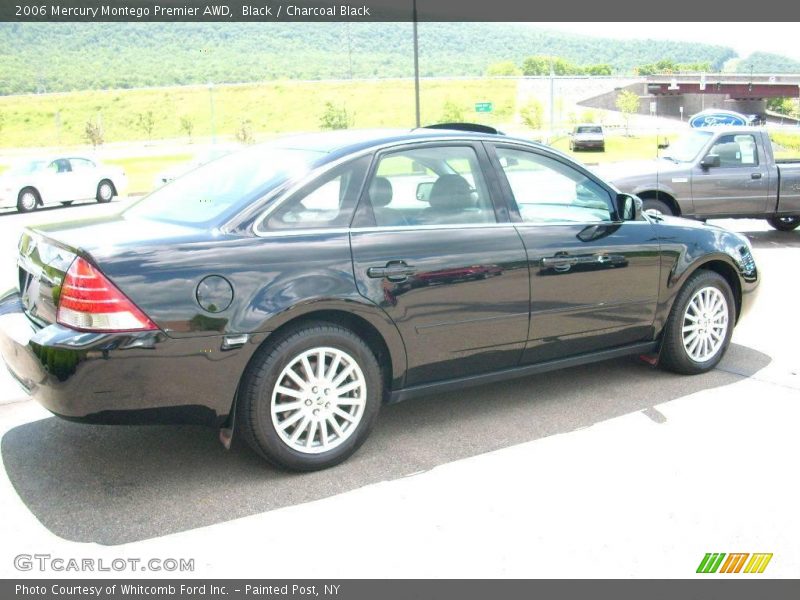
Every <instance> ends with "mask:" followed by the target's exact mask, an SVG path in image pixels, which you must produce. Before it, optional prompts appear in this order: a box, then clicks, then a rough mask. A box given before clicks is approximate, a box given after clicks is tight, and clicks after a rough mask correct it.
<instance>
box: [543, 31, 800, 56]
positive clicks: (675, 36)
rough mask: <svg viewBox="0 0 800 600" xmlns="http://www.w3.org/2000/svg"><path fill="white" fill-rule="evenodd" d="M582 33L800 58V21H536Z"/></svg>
mask: <svg viewBox="0 0 800 600" xmlns="http://www.w3.org/2000/svg"><path fill="white" fill-rule="evenodd" d="M531 25H533V26H535V27H539V28H542V29H557V30H559V31H567V32H570V33H579V34H582V35H594V36H597V37H613V38H644V39H646V38H650V39H653V38H656V39H665V40H678V41H684V42H702V43H706V44H716V45H720V46H728V47H730V48H733V49H734V50H736V52H738V53H739V56H740V57H741V58H745V57H747V56H748V55H749V54H752V53H753V52H757V51H760V52H772V53H774V54H783V55H784V56H788V57H790V58H794V59H796V60H800V44H798V43H797V36H798V32H799V30H800V27H798V24H797V23H532V24H531Z"/></svg>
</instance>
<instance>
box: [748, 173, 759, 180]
mask: <svg viewBox="0 0 800 600" xmlns="http://www.w3.org/2000/svg"><path fill="white" fill-rule="evenodd" d="M750 179H761V173H752V174H751V175H750Z"/></svg>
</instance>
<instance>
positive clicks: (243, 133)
mask: <svg viewBox="0 0 800 600" xmlns="http://www.w3.org/2000/svg"><path fill="white" fill-rule="evenodd" d="M236 140H237V141H238V142H239V143H241V144H253V143H255V141H256V140H255V138H254V137H253V123H252V122H251V121H250V119H245V120H244V121H242V122H241V123H240V124H239V129H238V130H237V131H236Z"/></svg>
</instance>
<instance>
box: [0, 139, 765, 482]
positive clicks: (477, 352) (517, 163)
mask: <svg viewBox="0 0 800 600" xmlns="http://www.w3.org/2000/svg"><path fill="white" fill-rule="evenodd" d="M297 149H300V152H301V153H303V154H302V160H300V161H299V162H298V164H300V163H302V165H301V167H298V168H297V169H296V170H292V169H288V170H286V171H285V172H283V171H282V172H280V173H276V172H274V171H270V173H269V174H268V175H264V176H260V175H259V172H258V168H257V167H256V168H255V171H254V170H253V168H251V167H249V168H245V169H242V168H240V167H241V165H242V164H244V163H247V161H250V162H251V163H252V164H255V165H258V164H265V163H264V162H263V161H262V160H261V158H260V157H262V155H261V154H259V153H262V152H263V153H265V154H264V155H263V157H267V158H269V157H275V156H276V155H282V154H284V153H285V152H288V153H291V152H293V151H295V150H297ZM245 152H246V153H249V154H247V155H246V156H245V155H242V156H244V158H236V157H237V156H238V155H231V156H228V157H226V158H224V159H220V160H219V161H216V162H215V163H212V164H211V165H207V166H205V167H203V169H202V171H203V173H201V172H200V171H198V172H197V174H195V175H192V174H190V175H188V176H186V177H184V178H181V179H178V180H176V182H173V183H171V184H169V185H167V186H165V187H164V188H162V190H160V191H157V192H154V193H153V194H152V195H151V196H150V197H149V198H145V199H144V200H142V201H141V202H140V203H139V204H137V205H134V206H133V207H132V208H130V209H128V210H126V211H124V212H122V213H121V214H120V215H119V216H114V217H108V218H101V219H95V220H84V221H74V222H70V223H62V224H55V225H46V226H42V227H38V228H36V229H31V230H27V231H26V233H25V234H24V235H23V237H22V239H21V240H20V247H19V249H20V253H19V257H18V263H19V282H18V287H17V288H16V289H14V290H11V291H9V292H8V293H6V294H5V295H4V296H3V297H2V300H0V352H2V355H3V358H4V360H5V362H6V364H7V365H8V367H9V370H10V371H11V373H12V374H13V375H14V376H15V377H16V379H17V380H19V381H20V382H21V383H22V385H23V386H24V387H25V389H26V390H27V391H28V392H29V393H30V394H31V395H32V396H33V397H34V398H35V399H36V400H38V401H39V402H40V403H41V404H42V405H44V406H45V407H46V408H47V409H48V410H50V411H52V412H53V413H55V414H56V415H59V416H62V417H65V418H68V419H74V420H81V421H89V422H100V423H141V422H159V423H163V422H199V423H205V424H209V425H213V426H217V427H220V426H224V427H225V428H226V430H227V431H230V429H231V427H232V424H233V419H232V415H233V413H234V411H235V410H236V411H241V410H242V407H241V406H237V403H239V404H240V403H241V397H242V395H243V391H242V385H243V384H242V382H243V377H244V376H245V375H247V373H250V371H248V369H250V370H251V371H252V370H253V369H255V368H256V366H257V365H258V364H260V363H261V362H263V361H265V360H267V359H268V358H269V356H268V355H269V353H268V352H267V351H266V350H265V349H267V348H270V345H272V346H275V344H277V342H278V340H285V339H286V338H287V335H288V333H287V332H290V331H296V330H298V327H300V326H301V325H302V324H303V323H315V324H319V323H323V324H334V325H335V326H336V327H338V328H340V329H343V330H346V331H349V332H352V334H353V335H354V336H355V337H357V338H358V339H359V340H361V341H363V343H364V344H365V346H366V347H368V348H369V351H370V352H371V354H372V355H373V356H374V358H375V361H376V364H377V365H378V367H379V370H380V378H381V383H380V384H379V385H380V387H381V388H382V389H381V390H380V393H378V394H377V395H378V396H379V401H380V402H392V401H398V400H402V399H404V398H408V397H411V396H414V395H418V394H423V393H431V392H436V391H441V390H447V389H453V388H456V387H460V386H466V385H471V384H475V383H482V382H490V381H494V380H499V379H503V378H508V377H514V376H520V375H526V374H530V373H535V372H539V371H544V370H547V369H552V368H557V367H562V366H569V365H574V364H580V363H584V362H590V361H594V360H601V359H605V358H611V357H615V356H620V355H624V354H636V353H639V354H642V353H650V352H658V350H659V347H660V344H662V342H663V339H664V335H665V327H666V326H667V323H668V319H669V317H670V314H671V310H672V309H673V304H674V303H675V301H676V297H678V296H679V293H680V291H681V290H682V289H684V288H685V285H686V283H687V281H689V280H690V278H692V276H693V275H696V274H697V273H698V272H699V271H703V272H707V273H713V274H717V276H718V277H719V276H721V278H722V279H724V281H725V282H727V285H728V286H729V287H730V291H731V294H732V299H733V302H734V304H735V307H734V306H732V307H731V311H732V312H731V313H730V314H731V315H732V316H733V320H732V322H733V321H735V319H738V318H739V316H740V315H741V314H742V313H743V312H744V311H745V309H746V308H747V306H748V305H749V304H750V302H751V299H752V297H753V296H754V292H755V290H756V288H757V285H758V276H757V272H756V268H755V263H754V262H753V259H752V256H751V254H750V247H749V244H748V242H747V240H746V239H745V238H743V237H742V236H740V235H738V234H735V233H731V232H728V231H726V230H723V229H720V228H717V227H713V226H709V225H705V224H702V223H698V222H693V221H685V220H682V219H670V218H656V217H653V216H648V215H643V214H641V210H639V206H640V203H639V202H638V199H634V198H633V197H629V196H624V195H620V194H618V192H617V190H616V189H614V188H613V187H611V186H609V185H607V184H605V183H604V182H602V181H600V180H598V179H597V178H596V176H595V175H593V174H591V173H590V172H589V171H587V170H586V169H584V168H583V167H582V166H580V165H578V164H576V163H574V162H573V161H571V160H570V159H569V158H567V157H566V156H565V155H563V154H561V153H559V152H556V151H554V150H552V149H550V148H547V147H544V146H541V145H538V144H533V143H530V142H527V141H525V140H520V139H514V138H510V137H506V136H502V135H494V134H485V133H474V132H468V131H467V132H465V131H445V130H433V129H424V128H423V129H418V130H414V131H411V132H399V133H396V132H391V133H376V132H355V133H354V132H350V133H339V134H328V135H318V136H305V137H298V138H289V139H287V140H285V141H281V142H276V143H272V144H271V145H269V146H267V147H265V148H255V149H251V150H247V151H245ZM236 161H239V162H238V163H237V162H236ZM526 161H529V162H526ZM248 164H249V163H248ZM526 165H527V166H526ZM234 167H235V169H234ZM214 169H217V170H216V171H214ZM229 169H230V170H236V169H238V171H236V172H237V173H238V174H239V175H237V176H236V177H234V176H231V181H230V182H228V183H226V184H225V185H227V186H228V187H225V188H224V189H223V188H222V187H220V189H221V190H223V191H222V192H219V193H218V194H217V196H213V193H210V196H209V198H208V199H207V198H204V197H203V193H202V192H197V194H198V195H197V197H192V198H189V197H187V194H188V195H191V193H192V190H193V189H197V190H202V189H204V188H203V185H205V184H204V182H205V181H206V180H203V179H202V178H203V177H207V178H209V179H208V180H207V181H212V179H213V181H217V182H218V181H219V178H220V177H222V176H223V175H224V174H225V173H227V172H229V171H228V170H229ZM204 173H207V174H204ZM241 173H245V174H246V175H247V177H249V179H247V180H246V181H245V179H242V177H241V176H240V175H241ZM384 173H385V174H384ZM554 174H555V175H554ZM556 175H557V176H558V177H556ZM192 177H195V178H200V179H199V180H198V183H197V185H194V184H192V183H191V180H192ZM561 178H566V179H564V180H563V181H562V179H561ZM182 181H189V183H186V184H182V183H181V182H182ZM331 182H334V183H335V185H334V183H331ZM387 182H388V185H387ZM431 182H432V185H431ZM465 183H466V184H467V187H465ZM218 185H219V186H222V185H223V184H221V183H219V184H218ZM181 186H184V187H181ZM467 188H468V189H467ZM334 189H335V191H331V190H334ZM170 190H173V191H170ZM320 190H327V191H325V192H324V193H323V192H320ZM223 192H224V193H223ZM159 194H160V195H159ZM170 194H171V195H170ZM315 194H316V195H315ZM412 195H413V198H412ZM522 195H525V197H526V198H534V201H532V202H531V203H528V204H525V203H523V202H519V201H516V200H515V198H517V197H521V196H522ZM212 196H213V197H212ZM401 196H402V198H400V197H401ZM551 196H552V197H553V198H556V197H557V199H558V201H557V202H552V203H549V202H537V201H535V198H538V197H545V198H549V197H551ZM336 197H338V199H337V200H334V201H331V200H330V198H336ZM298 198H299V200H298ZM565 199H566V200H565ZM401 200H402V201H401ZM634 200H636V201H634ZM168 201H172V202H174V204H171V205H169V204H168ZM209 204H211V205H214V206H213V207H212V208H206V205H209ZM623 212H626V213H627V214H622V213H623ZM77 263H80V265H78V267H79V268H78V269H77V270H75V269H76V266H75V265H76V264H77ZM71 269H72V271H70V270H71ZM81 269H83V271H81ZM68 272H72V275H71V276H70V277H71V279H70V282H65V279H66V274H67V273H68ZM93 277H94V278H95V279H92V278H93ZM76 282H77V283H76ZM82 282H88V283H87V284H86V285H87V286H88V287H87V290H89V291H85V292H81V289H82V288H83V287H84V286H83V284H82ZM92 282H93V283H92ZM89 288H91V289H89ZM109 288H114V289H113V290H112V291H113V292H114V293H117V292H119V294H120V295H119V296H118V297H117V299H116V300H115V299H112V300H98V301H99V302H117V301H119V302H124V301H126V300H128V301H130V304H129V305H126V306H128V308H129V309H130V310H129V312H130V314H128V315H127V316H125V315H123V316H124V317H125V318H124V319H123V320H121V321H119V322H118V323H116V324H113V317H112V318H110V320H108V319H107V320H103V319H99V320H98V319H95V318H94V317H92V316H91V315H89V316H85V315H84V316H81V310H82V307H83V304H81V302H84V303H86V302H91V298H105V297H106V296H104V295H103V294H108V293H111V292H109V291H108V289H109ZM65 290H67V291H65ZM91 290H100V291H97V292H95V291H91ZM82 293H83V294H84V295H83V296H81V294H82ZM65 294H67V295H68V294H72V296H74V297H75V298H78V299H77V300H74V299H73V300H72V301H71V302H72V304H70V306H72V307H73V308H74V310H73V312H71V313H70V312H69V311H68V309H67V308H65V303H66V301H65V300H64V296H65ZM92 294H97V296H93V295H92ZM81 297H82V298H84V300H81V299H80V298H81ZM85 298H90V300H86V299H85ZM59 310H61V311H63V312H59ZM87 310H88V309H87ZM68 313H69V314H68ZM115 314H116V313H115ZM119 314H122V313H119ZM130 315H134V316H136V315H138V317H139V318H140V320H141V322H142V323H146V326H145V325H143V326H142V327H138V326H136V327H128V326H127V325H126V324H127V323H129V321H127V320H125V319H128V318H132V317H130ZM82 319H83V320H82ZM93 319H94V320H93ZM65 323H66V324H65ZM103 323H107V324H108V323H111V325H113V326H111V325H108V327H107V329H108V330H107V331H106V330H103V328H104V325H103ZM82 324H83V325H86V327H83V326H82ZM731 328H732V327H731ZM326 343H327V342H326ZM330 344H333V345H334V346H335V340H334V342H330ZM320 347H322V346H320ZM722 352H724V348H723V349H722ZM351 354H353V353H352V352H351ZM326 360H327V359H325V358H323V359H322V362H323V367H324V366H325V365H329V364H330V363H326V362H325V361H326ZM370 360H371V358H370ZM716 360H718V358H717V359H715V361H714V364H716ZM254 365H255V366H254ZM365 373H366V375H367V376H369V373H367V372H366V368H365ZM251 375H252V373H251ZM253 377H255V376H254V375H253ZM254 385H255V384H254ZM370 385H372V390H371V392H370V393H371V394H372V395H373V396H374V395H375V393H376V390H375V389H374V387H375V386H374V385H373V384H370ZM248 393H249V392H248ZM237 398H239V400H238V401H237ZM312 400H313V401H317V400H318V398H316V397H315V398H312V399H311V400H308V399H307V400H306V402H311V401H312ZM253 410H255V409H253ZM248 414H249V413H248ZM253 414H255V412H254V413H253ZM328 423H330V422H328ZM331 426H333V425H332V424H331ZM325 427H326V431H327V427H328V424H326V425H325ZM328 433H330V432H328ZM304 435H306V436H308V435H310V437H311V441H309V442H308V445H309V446H311V445H316V444H317V439H318V438H317V437H315V436H316V435H321V434H314V433H311V434H308V433H307V434H304ZM326 435H327V433H326ZM354 449H355V448H351V449H350V451H353V450H354ZM264 452H265V453H266V454H269V453H270V452H269V450H265V451H264ZM272 458H274V456H273V457H272ZM301 458H302V457H301ZM334 459H335V460H334ZM341 459H342V457H333V458H332V459H331V461H328V462H327V463H325V462H320V463H315V464H313V465H311V464H309V465H306V464H305V463H303V464H300V463H297V464H292V463H290V462H288V461H281V460H280V459H278V460H275V461H274V462H278V463H280V464H283V466H290V467H297V468H318V467H320V466H327V465H328V464H332V463H333V462H336V461H337V460H341Z"/></svg>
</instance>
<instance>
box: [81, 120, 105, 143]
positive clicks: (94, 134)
mask: <svg viewBox="0 0 800 600" xmlns="http://www.w3.org/2000/svg"><path fill="white" fill-rule="evenodd" d="M83 137H84V139H86V141H87V142H89V143H90V144H91V145H92V147H93V148H97V147H98V146H102V145H103V142H104V141H105V131H104V130H103V122H102V121H101V120H100V118H99V117H98V118H97V119H95V120H92V119H89V120H88V121H86V125H85V126H84V128H83Z"/></svg>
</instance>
